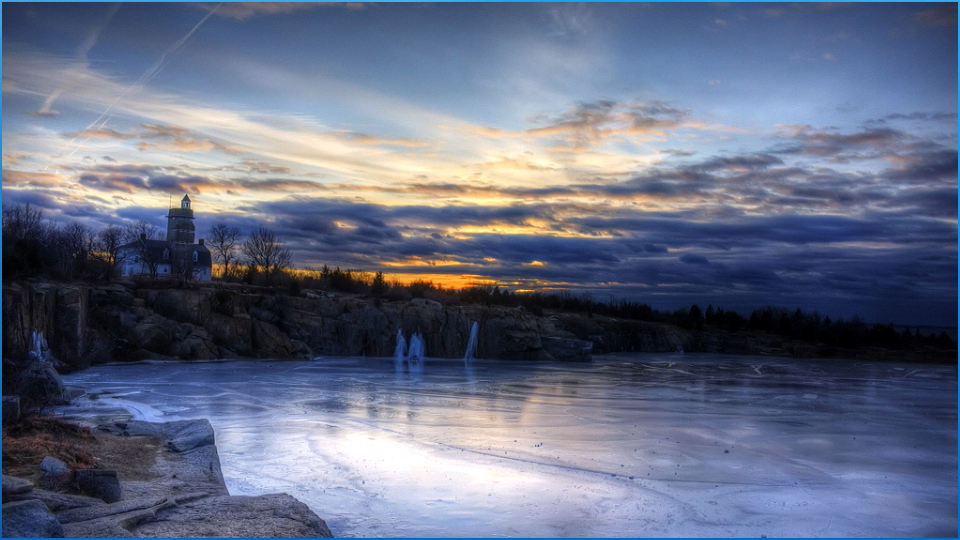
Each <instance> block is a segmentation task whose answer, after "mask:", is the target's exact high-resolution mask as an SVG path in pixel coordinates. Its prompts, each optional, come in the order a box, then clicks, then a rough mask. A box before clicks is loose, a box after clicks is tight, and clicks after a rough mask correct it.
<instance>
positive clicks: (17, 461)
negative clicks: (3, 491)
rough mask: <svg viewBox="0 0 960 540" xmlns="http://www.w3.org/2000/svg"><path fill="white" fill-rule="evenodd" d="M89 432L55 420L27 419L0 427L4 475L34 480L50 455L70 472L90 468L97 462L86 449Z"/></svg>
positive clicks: (91, 436)
mask: <svg viewBox="0 0 960 540" xmlns="http://www.w3.org/2000/svg"><path fill="white" fill-rule="evenodd" d="M94 441H95V439H94V436H93V434H92V433H90V430H89V429H87V428H83V427H80V426H77V425H75V424H71V423H69V422H65V421H63V420H61V419H58V418H49V417H30V418H25V419H23V421H21V422H20V423H18V424H16V425H14V426H8V427H4V428H3V473H4V474H11V475H13V476H19V477H21V478H27V479H30V480H37V479H39V477H40V476H41V471H40V467H39V465H40V461H41V460H42V459H43V458H44V457H45V456H53V457H55V458H57V459H59V460H61V461H63V462H64V463H66V464H67V466H68V467H70V468H71V469H76V468H81V469H89V468H94V467H96V466H97V460H96V458H95V457H94V455H93V453H92V452H91V451H90V449H89V447H90V444H91V443H92V442H94Z"/></svg>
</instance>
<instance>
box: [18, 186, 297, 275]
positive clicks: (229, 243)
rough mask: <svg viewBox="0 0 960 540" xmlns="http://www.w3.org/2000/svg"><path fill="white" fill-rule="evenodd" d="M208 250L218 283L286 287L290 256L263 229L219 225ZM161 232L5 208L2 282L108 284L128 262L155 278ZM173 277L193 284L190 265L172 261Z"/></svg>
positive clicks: (23, 206) (140, 224)
mask: <svg viewBox="0 0 960 540" xmlns="http://www.w3.org/2000/svg"><path fill="white" fill-rule="evenodd" d="M209 232H210V237H209V240H208V241H206V242H205V245H206V246H207V248H208V249H209V250H210V252H211V256H212V258H213V260H214V261H215V262H218V263H219V265H218V266H217V268H218V269H219V278H220V279H229V280H238V281H241V280H242V281H246V282H249V283H258V284H261V283H273V282H284V281H286V273H287V271H288V270H289V269H290V267H291V263H292V255H291V253H290V250H289V248H287V247H286V246H285V245H284V242H283V240H281V239H280V238H279V237H278V236H277V234H276V233H275V232H273V231H272V230H270V229H267V228H264V227H261V228H258V229H256V230H254V231H253V232H251V233H250V234H249V235H246V236H244V235H243V234H241V232H240V230H239V229H238V228H236V227H229V226H227V225H225V224H222V223H221V224H217V225H215V226H214V227H212V228H211V229H210V231H209ZM161 239H163V234H162V231H161V229H160V228H159V227H157V226H156V225H153V224H152V223H149V222H147V221H145V220H139V221H136V222H131V223H127V224H125V225H123V226H120V225H107V226H106V227H104V228H102V229H99V230H97V229H94V228H91V227H89V226H87V225H84V224H82V223H76V222H74V223H67V224H62V225H61V224H58V223H56V222H54V221H51V220H49V219H47V218H46V217H45V216H44V213H43V211H42V210H40V209H37V208H34V207H31V206H30V204H16V205H10V206H7V205H4V206H3V276H4V279H5V280H10V279H20V278H31V277H46V278H50V279H56V280H61V281H67V282H69V281H74V280H110V279H114V278H116V277H118V276H119V274H120V269H121V266H122V265H123V264H124V262H126V258H128V257H135V258H136V260H137V261H138V262H142V264H143V267H144V268H145V269H146V273H147V275H148V276H150V277H157V267H158V266H159V264H160V263H161V261H162V259H161V257H159V256H158V255H157V254H156V253H155V251H154V250H152V249H150V242H151V241H155V240H161ZM170 262H171V263H172V266H173V267H174V277H176V278H178V279H179V280H180V281H189V280H191V279H193V278H194V274H193V272H192V271H191V270H192V265H191V264H189V262H188V261H177V260H172V261H170Z"/></svg>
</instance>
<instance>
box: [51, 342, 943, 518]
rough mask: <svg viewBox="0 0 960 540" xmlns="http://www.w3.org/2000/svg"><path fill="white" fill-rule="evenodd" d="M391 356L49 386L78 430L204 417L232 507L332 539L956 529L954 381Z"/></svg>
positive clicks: (792, 368)
mask: <svg viewBox="0 0 960 540" xmlns="http://www.w3.org/2000/svg"><path fill="white" fill-rule="evenodd" d="M412 337H413V336H411V342H412ZM401 339H402V335H400V336H398V350H400V346H399V343H400V340H401ZM404 349H406V347H404ZM403 353H404V357H406V356H407V355H408V354H409V350H404V351H403ZM391 360H394V361H396V358H394V359H360V358H320V359H317V360H316V361H312V362H269V361H258V362H254V361H249V362H231V363H220V364H212V363H210V364H197V363H163V364H156V363H154V364H146V363H141V364H138V365H122V366H121V365H111V366H100V367H97V368H94V369H91V370H87V371H83V372H80V373H76V374H73V375H69V376H67V377H66V380H67V382H68V383H69V384H76V385H80V386H84V387H86V388H87V389H88V390H89V391H91V392H92V393H94V394H97V395H99V399H97V400H90V401H87V402H86V403H85V404H82V407H81V408H82V409H83V411H82V414H94V413H96V411H98V410H99V411H100V412H101V413H102V412H103V411H105V409H104V407H106V406H107V405H108V404H111V403H112V404H117V405H122V406H124V407H127V408H131V410H132V408H134V407H135V408H136V411H139V412H137V413H136V414H141V415H143V414H145V411H146V412H149V416H150V419H155V420H174V419H181V418H196V417H206V418H209V419H210V421H211V423H212V424H213V426H214V428H215V429H216V432H217V445H218V447H219V449H220V457H221V462H222V464H223V469H224V475H225V477H226V479H227V483H228V486H229V488H230V490H231V492H232V493H235V494H257V493H266V492H276V491H286V492H288V493H290V494H292V495H294V496H296V497H297V498H299V499H301V500H302V501H304V502H306V503H307V504H308V505H310V506H311V508H313V509H314V510H315V511H316V512H317V513H318V514H319V515H320V516H322V517H323V518H324V519H326V520H327V522H328V524H329V525H330V527H331V529H332V530H333V532H334V534H336V535H337V536H621V537H622V536H721V537H723V536H754V537H759V536H761V535H767V536H771V537H772V536H953V537H955V536H956V533H957V511H956V509H957V431H956V425H957V401H956V396H957V370H956V368H955V367H954V368H951V367H942V366H913V365H911V366H902V365H892V364H863V363H850V362H848V363H842V362H825V361H824V362H821V361H791V360H787V359H766V358H765V359H762V360H758V359H757V358H747V357H744V358H738V357H730V356H708V355H690V354H687V355H683V356H680V355H644V356H632V357H631V356H609V357H598V358H596V359H595V361H594V363H593V364H543V363H532V362H531V363H524V362H520V363H518V362H512V363H511V362H491V361H482V360H481V361H471V362H463V361H461V360H439V359H430V358H427V359H425V361H422V362H421V364H420V365H421V366H423V369H421V370H413V369H410V370H405V371H397V372H395V370H393V369H391V368H390V363H391ZM404 360H406V358H404ZM411 367H412V366H411ZM121 394H123V395H122V397H120V398H119V399H115V398H114V397H111V396H121ZM96 407H99V408H100V409H95V408H96Z"/></svg>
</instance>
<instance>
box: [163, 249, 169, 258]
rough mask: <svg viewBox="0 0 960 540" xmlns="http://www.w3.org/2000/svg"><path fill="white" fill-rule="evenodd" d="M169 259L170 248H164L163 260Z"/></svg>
mask: <svg viewBox="0 0 960 540" xmlns="http://www.w3.org/2000/svg"><path fill="white" fill-rule="evenodd" d="M168 259H170V250H169V249H164V250H163V260H165V261H166V260H168Z"/></svg>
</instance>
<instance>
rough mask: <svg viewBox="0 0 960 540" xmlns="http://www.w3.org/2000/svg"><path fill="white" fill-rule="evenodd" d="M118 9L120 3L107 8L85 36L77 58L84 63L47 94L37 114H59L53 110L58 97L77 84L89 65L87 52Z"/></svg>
mask: <svg viewBox="0 0 960 540" xmlns="http://www.w3.org/2000/svg"><path fill="white" fill-rule="evenodd" d="M118 9H120V4H114V5H112V6H110V9H108V10H107V13H106V15H105V16H104V17H103V19H102V20H101V22H100V24H99V25H97V26H96V27H94V28H92V29H91V30H90V32H89V33H87V37H86V38H84V40H83V42H82V43H81V44H80V46H79V47H77V54H76V56H77V59H78V60H82V61H83V62H84V65H83V66H77V67H76V68H74V69H72V70H71V71H72V72H73V73H72V74H71V75H72V76H70V77H68V82H67V83H66V84H63V85H61V86H58V87H57V88H56V89H55V90H54V91H53V92H51V93H50V95H49V96H47V99H45V100H44V101H43V105H42V106H41V107H40V109H39V110H38V111H36V112H35V113H34V114H36V115H37V116H54V115H56V114H57V112H56V111H55V110H53V104H54V102H56V100H57V98H59V97H60V96H61V95H63V93H64V92H66V91H67V90H69V89H71V88H73V87H74V86H75V85H76V83H77V79H78V78H79V76H80V72H81V71H82V70H83V69H85V68H86V67H87V53H89V52H90V49H92V48H93V46H94V45H96V44H97V40H99V39H100V33H101V32H103V30H104V28H106V27H107V24H109V23H110V19H113V16H114V15H116V13H117V10H118Z"/></svg>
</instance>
